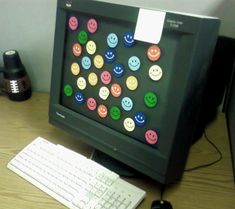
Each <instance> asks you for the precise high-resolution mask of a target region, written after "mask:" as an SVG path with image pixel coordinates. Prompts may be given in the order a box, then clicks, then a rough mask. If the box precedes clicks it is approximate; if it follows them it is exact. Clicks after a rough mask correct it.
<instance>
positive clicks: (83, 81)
mask: <svg viewBox="0 0 235 209" xmlns="http://www.w3.org/2000/svg"><path fill="white" fill-rule="evenodd" d="M77 86H78V88H79V89H81V90H84V89H85V88H86V79H85V78H84V77H79V78H78V79H77Z"/></svg>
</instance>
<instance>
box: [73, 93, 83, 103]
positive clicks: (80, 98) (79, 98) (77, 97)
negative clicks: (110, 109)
mask: <svg viewBox="0 0 235 209" xmlns="http://www.w3.org/2000/svg"><path fill="white" fill-rule="evenodd" d="M84 101H85V96H84V94H83V93H81V92H77V93H76V94H75V102H76V103H77V104H83V103H84Z"/></svg>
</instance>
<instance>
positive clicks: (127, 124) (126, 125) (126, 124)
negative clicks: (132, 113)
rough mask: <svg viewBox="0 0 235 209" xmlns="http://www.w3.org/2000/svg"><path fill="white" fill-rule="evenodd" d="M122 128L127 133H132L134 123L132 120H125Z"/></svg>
mask: <svg viewBox="0 0 235 209" xmlns="http://www.w3.org/2000/svg"><path fill="white" fill-rule="evenodd" d="M123 125H124V128H125V129H126V130H127V131H128V132H132V131H134V129H135V122H134V120H133V119H132V118H126V119H125V120H124V122H123Z"/></svg>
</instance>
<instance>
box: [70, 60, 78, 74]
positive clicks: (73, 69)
mask: <svg viewBox="0 0 235 209" xmlns="http://www.w3.org/2000/svg"><path fill="white" fill-rule="evenodd" d="M71 72H72V74H73V75H78V74H79V73H80V66H79V64H78V63H76V62H74V63H72V65H71Z"/></svg>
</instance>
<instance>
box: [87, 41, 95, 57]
mask: <svg viewBox="0 0 235 209" xmlns="http://www.w3.org/2000/svg"><path fill="white" fill-rule="evenodd" d="M86 50H87V53H88V54H90V55H92V54H95V52H96V43H95V42H94V41H92V40H90V41H88V42H87V44H86Z"/></svg>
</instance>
